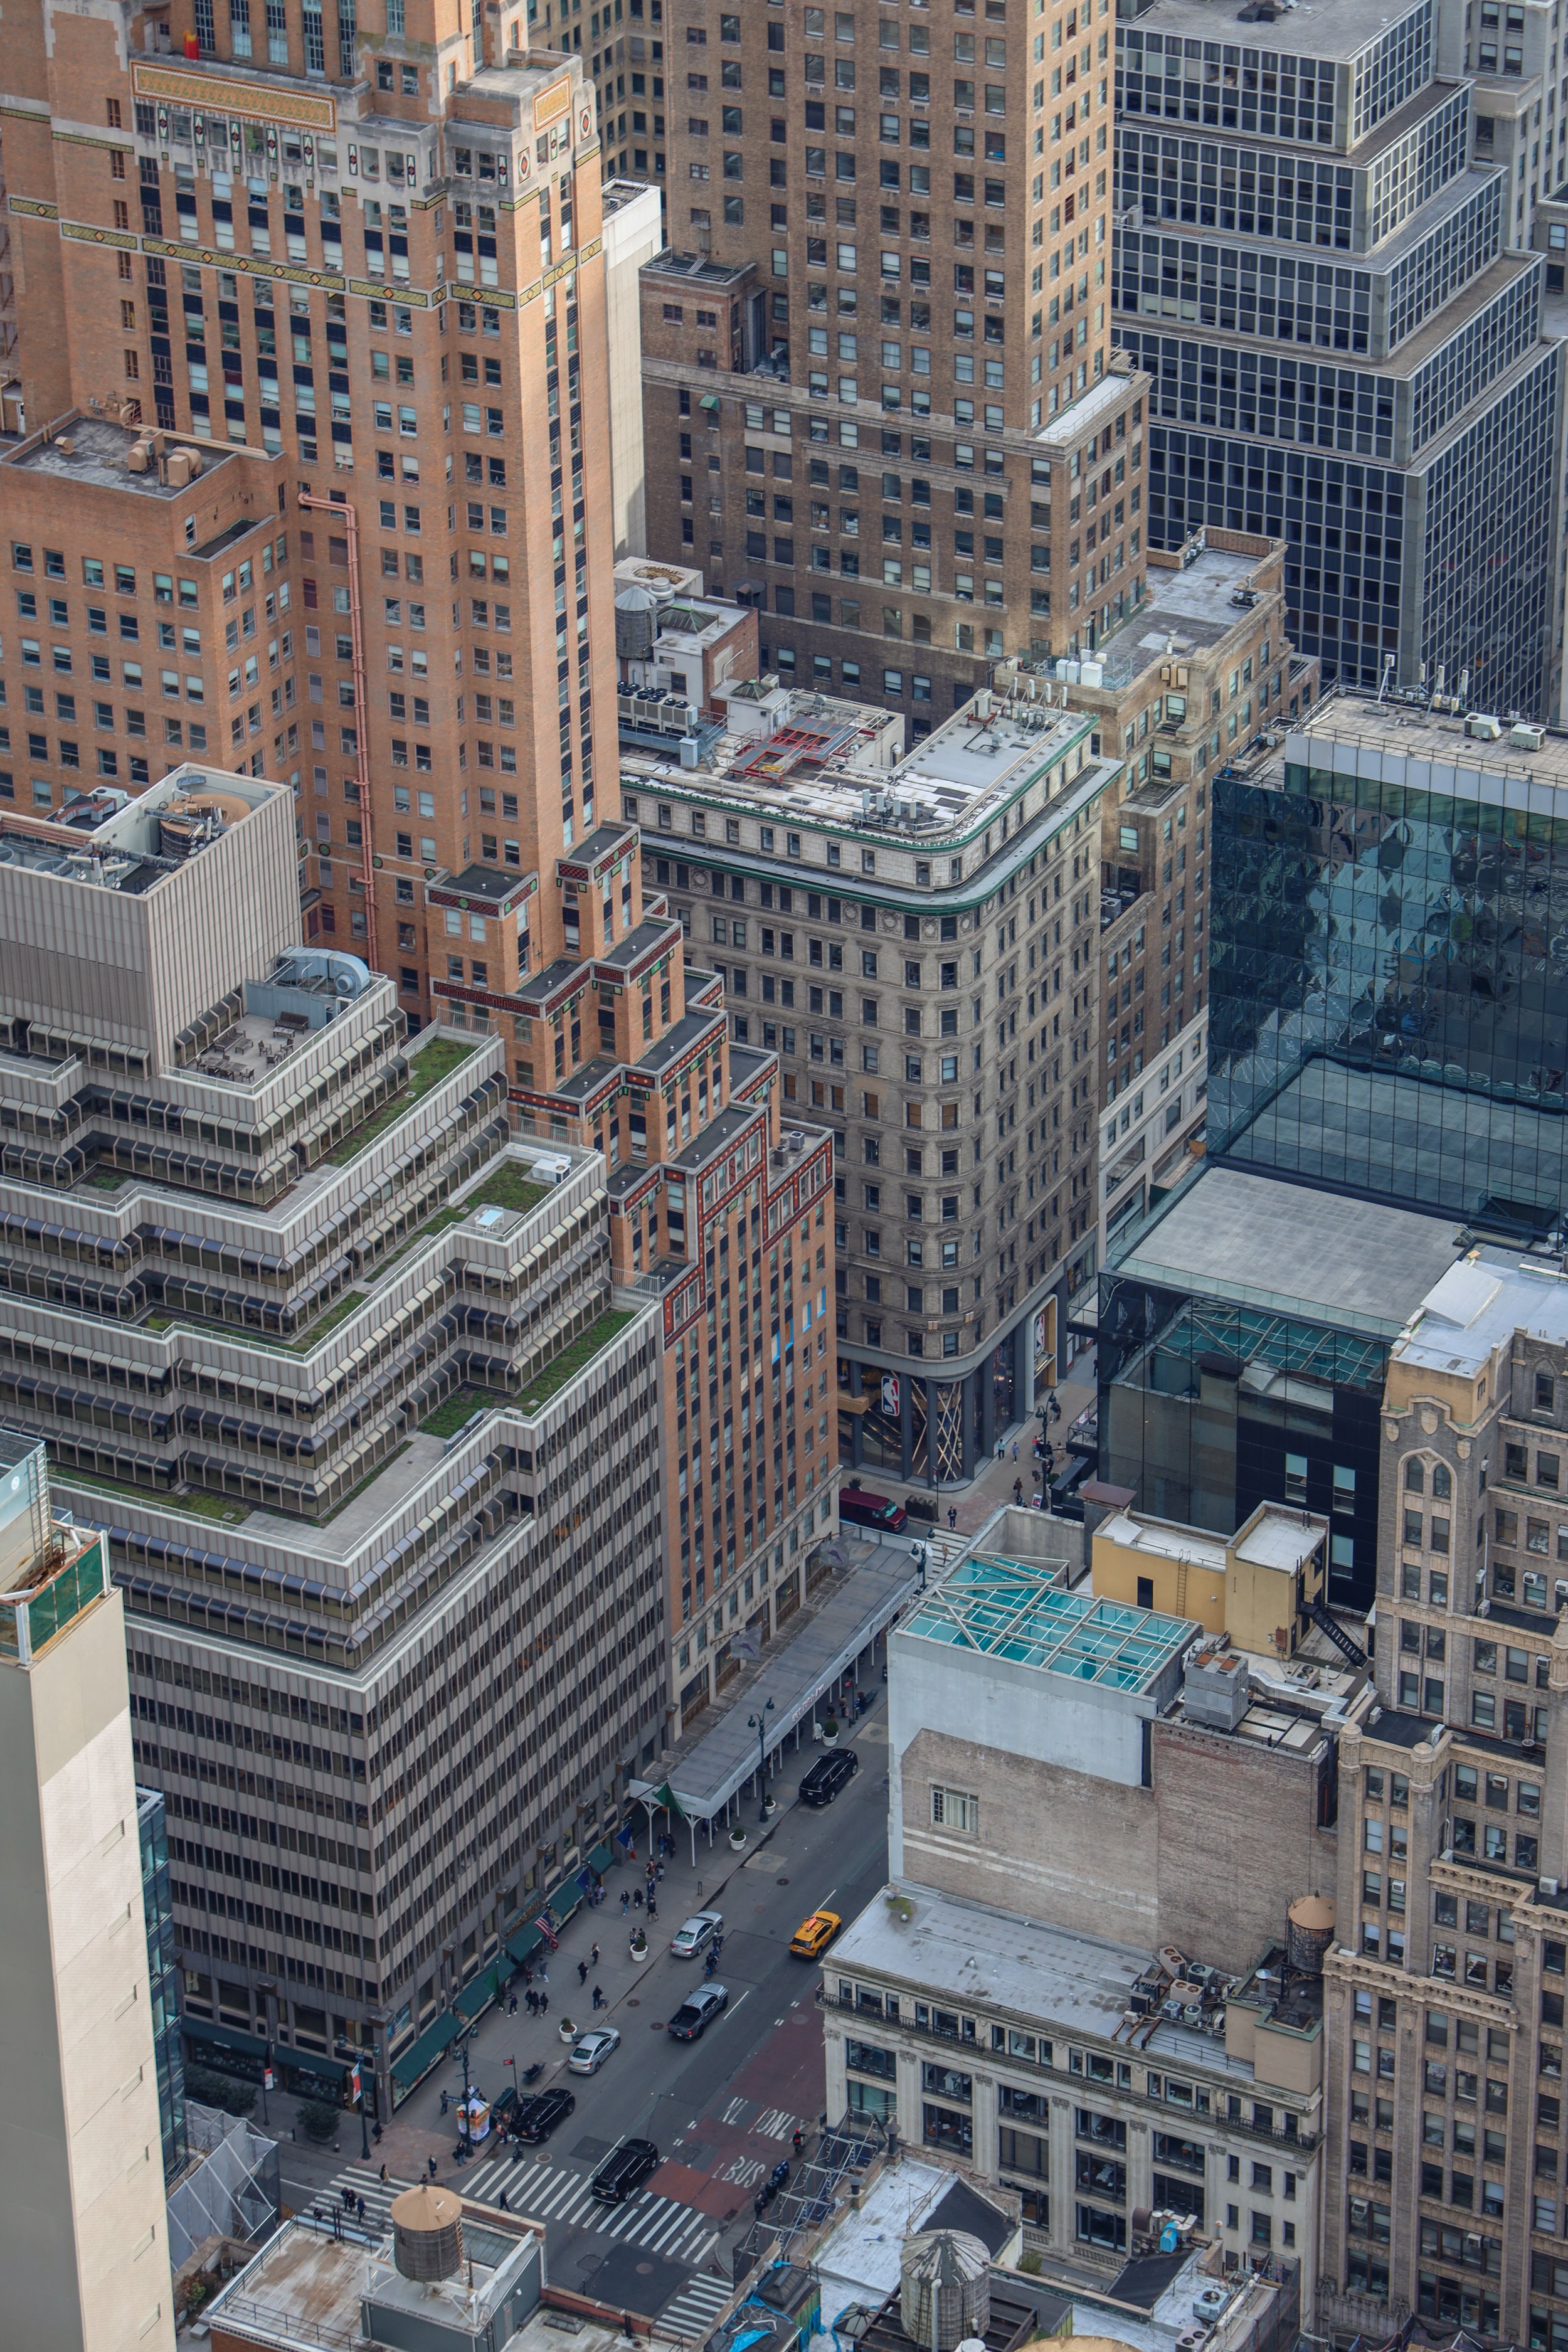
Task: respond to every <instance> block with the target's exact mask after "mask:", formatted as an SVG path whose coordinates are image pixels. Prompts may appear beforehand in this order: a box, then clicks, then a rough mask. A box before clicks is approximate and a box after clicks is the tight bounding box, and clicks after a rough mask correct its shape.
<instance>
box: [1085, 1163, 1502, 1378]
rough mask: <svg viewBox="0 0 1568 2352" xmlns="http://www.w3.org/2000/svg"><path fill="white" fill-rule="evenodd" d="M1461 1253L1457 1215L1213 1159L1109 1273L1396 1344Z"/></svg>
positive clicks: (1149, 1223) (1136, 1237)
mask: <svg viewBox="0 0 1568 2352" xmlns="http://www.w3.org/2000/svg"><path fill="white" fill-rule="evenodd" d="M1459 1251H1460V1244H1459V1240H1458V1223H1457V1222H1456V1220H1455V1219H1454V1218H1453V1217H1445V1216H1429V1215H1426V1213H1423V1212H1421V1211H1418V1210H1415V1209H1401V1208H1394V1207H1391V1206H1389V1205H1388V1204H1386V1203H1384V1202H1375V1201H1358V1200H1355V1199H1353V1198H1352V1197H1351V1196H1349V1195H1347V1194H1342V1193H1337V1192H1315V1191H1313V1190H1312V1189H1311V1188H1310V1186H1308V1185H1305V1184H1293V1183H1291V1182H1290V1181H1289V1179H1288V1178H1285V1177H1282V1176H1256V1175H1253V1174H1252V1173H1250V1171H1247V1170H1243V1169H1239V1168H1226V1167H1223V1166H1221V1165H1219V1164H1218V1163H1217V1162H1213V1161H1211V1162H1209V1163H1207V1164H1206V1165H1205V1166H1203V1167H1201V1168H1200V1169H1199V1170H1198V1172H1197V1174H1196V1175H1195V1176H1194V1177H1193V1178H1192V1179H1191V1180H1190V1181H1188V1182H1187V1183H1186V1184H1184V1186H1182V1187H1180V1188H1179V1189H1178V1190H1177V1191H1176V1192H1173V1193H1172V1194H1171V1195H1170V1197H1169V1199H1168V1201H1167V1202H1165V1203H1164V1204H1163V1207H1162V1208H1161V1210H1160V1211H1159V1212H1158V1213H1156V1214H1155V1215H1154V1216H1152V1217H1151V1218H1149V1219H1148V1220H1147V1221H1146V1222H1145V1223H1143V1224H1142V1226H1141V1227H1140V1228H1139V1229H1138V1231H1137V1232H1136V1233H1135V1234H1133V1236H1132V1238H1131V1242H1130V1244H1128V1246H1127V1248H1126V1251H1125V1254H1124V1255H1121V1256H1120V1257H1119V1258H1117V1259H1116V1260H1115V1262H1114V1265H1113V1269H1112V1270H1113V1271H1114V1272H1115V1273H1117V1274H1119V1275H1130V1276H1137V1277H1140V1278H1142V1279H1144V1280H1148V1281H1153V1282H1158V1283H1162V1284H1167V1285H1171V1286H1174V1287H1176V1288H1178V1289H1184V1290H1190V1291H1194V1292H1198V1293H1200V1294H1202V1295H1204V1296H1206V1297H1212V1298H1225V1299H1235V1300H1239V1301H1241V1302H1242V1303H1244V1304H1247V1305H1251V1306H1258V1307H1268V1308H1270V1309H1271V1310H1273V1311H1276V1312H1279V1313H1283V1314H1292V1315H1297V1316H1300V1317H1301V1318H1304V1319H1305V1320H1308V1321H1317V1322H1331V1323H1333V1324H1335V1325H1336V1326H1338V1327H1339V1328H1342V1329H1346V1330H1353V1331H1362V1332H1370V1333H1373V1334H1375V1335H1377V1336H1378V1337H1380V1338H1383V1339H1394V1338H1395V1337H1396V1336H1397V1334H1398V1333H1399V1332H1400V1331H1401V1330H1403V1328H1404V1327H1405V1324H1406V1322H1407V1321H1408V1320H1409V1318H1410V1317H1411V1316H1412V1315H1413V1314H1414V1313H1415V1309H1416V1307H1418V1306H1419V1305H1420V1303H1421V1301H1422V1300H1423V1299H1424V1298H1425V1297H1426V1293H1427V1292H1428V1291H1429V1290H1430V1289H1431V1287H1432V1286H1433V1284H1434V1283H1436V1281H1437V1280H1438V1279H1439V1277H1440V1276H1442V1275H1444V1274H1445V1273H1446V1272H1447V1269H1448V1267H1449V1266H1450V1265H1453V1263H1454V1261H1455V1259H1456V1258H1457V1257H1458V1255H1459ZM1239 1270H1245V1271H1239ZM1254 1270H1256V1271H1255V1272H1254Z"/></svg>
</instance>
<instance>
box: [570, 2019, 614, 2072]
mask: <svg viewBox="0 0 1568 2352" xmlns="http://www.w3.org/2000/svg"><path fill="white" fill-rule="evenodd" d="M620 2046H621V2037H620V2035H619V2034H618V2033H617V2032H616V2029H615V2027H614V2026H613V2025H596V2026H595V2028H594V2030H593V2032H591V2033H580V2034H579V2035H578V2036H577V2039H576V2041H575V2042H574V2043H573V2045H572V2055H571V2057H570V2058H568V2060H567V2061H566V2064H567V2068H568V2070H569V2071H570V2072H571V2073H572V2074H597V2073H598V2071H599V2069H600V2067H601V2066H602V2065H603V2064H604V2063H605V2059H606V2058H607V2057H608V2056H609V2054H610V2053H611V2051H612V2050H618V2049H619V2048H620Z"/></svg>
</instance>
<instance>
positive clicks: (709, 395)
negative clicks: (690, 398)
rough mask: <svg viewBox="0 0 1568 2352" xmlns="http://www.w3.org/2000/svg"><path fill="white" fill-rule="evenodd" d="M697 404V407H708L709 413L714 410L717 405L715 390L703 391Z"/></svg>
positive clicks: (717, 398) (717, 396) (717, 399)
mask: <svg viewBox="0 0 1568 2352" xmlns="http://www.w3.org/2000/svg"><path fill="white" fill-rule="evenodd" d="M697 405H698V407H699V408H706V409H708V410H709V411H710V413H713V412H716V411H717V409H718V406H719V395H718V394H717V393H716V392H705V393H704V394H702V397H701V399H700V401H699V402H698V404H697Z"/></svg>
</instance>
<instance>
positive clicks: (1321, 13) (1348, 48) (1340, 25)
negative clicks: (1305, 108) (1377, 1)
mask: <svg viewBox="0 0 1568 2352" xmlns="http://www.w3.org/2000/svg"><path fill="white" fill-rule="evenodd" d="M1414 14H1415V10H1414V8H1407V9H1397V8H1391V9H1390V10H1389V11H1388V13H1387V15H1386V16H1370V15H1369V13H1368V11H1367V9H1366V8H1365V7H1364V6H1363V5H1362V0H1310V5H1306V6H1303V7H1291V8H1289V9H1287V10H1285V11H1284V12H1283V13H1282V14H1281V15H1280V16H1279V19H1278V20H1277V21H1276V22H1275V23H1274V24H1272V25H1262V24H1251V23H1243V21H1242V18H1241V15H1240V0H1230V5H1225V6H1221V7H1217V8H1216V7H1215V6H1214V5H1212V0H1154V5H1153V7H1152V8H1151V9H1149V10H1148V11H1147V13H1146V14H1145V15H1143V16H1138V17H1135V18H1133V19H1132V20H1131V26H1130V27H1129V29H1131V27H1135V28H1136V29H1137V30H1138V31H1139V32H1142V33H1145V34H1147V33H1165V34H1170V33H1179V34H1181V35H1182V37H1183V38H1184V39H1187V40H1193V39H1196V40H1201V41H1205V42H1210V41H1217V42H1221V43H1224V44H1225V45H1226V47H1230V46H1232V45H1234V46H1235V47H1237V49H1242V48H1248V49H1259V50H1266V51H1267V52H1268V54H1269V55H1270V56H1277V55H1279V54H1280V53H1281V52H1285V51H1289V53H1290V55H1291V56H1292V57H1303V58H1334V59H1341V60H1342V59H1345V58H1354V57H1359V56H1360V54H1361V52H1362V51H1363V49H1367V48H1370V47H1372V45H1373V42H1374V41H1376V40H1379V39H1381V38H1382V37H1383V36H1384V34H1386V33H1387V32H1388V31H1389V30H1390V29H1391V28H1392V27H1393V26H1394V25H1397V24H1399V23H1400V22H1401V21H1402V20H1403V18H1404V17H1405V16H1411V15H1414Z"/></svg>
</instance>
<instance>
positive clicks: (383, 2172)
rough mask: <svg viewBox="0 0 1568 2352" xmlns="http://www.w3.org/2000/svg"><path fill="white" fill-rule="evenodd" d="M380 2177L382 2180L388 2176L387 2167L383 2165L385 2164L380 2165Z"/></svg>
mask: <svg viewBox="0 0 1568 2352" xmlns="http://www.w3.org/2000/svg"><path fill="white" fill-rule="evenodd" d="M381 2177H382V2179H384V2180H385V2179H387V2177H388V2175H387V2169H386V2167H385V2165H383V2166H382V2168H381Z"/></svg>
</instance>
